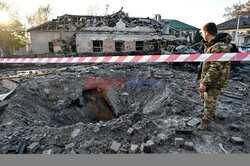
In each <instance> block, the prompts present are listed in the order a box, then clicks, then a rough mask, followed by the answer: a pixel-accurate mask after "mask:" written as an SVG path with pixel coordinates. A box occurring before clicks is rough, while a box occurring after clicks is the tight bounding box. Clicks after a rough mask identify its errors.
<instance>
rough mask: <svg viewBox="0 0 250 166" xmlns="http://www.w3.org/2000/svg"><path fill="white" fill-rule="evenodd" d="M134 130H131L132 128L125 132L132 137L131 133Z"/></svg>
mask: <svg viewBox="0 0 250 166" xmlns="http://www.w3.org/2000/svg"><path fill="white" fill-rule="evenodd" d="M134 130H135V129H134V128H132V127H130V128H129V129H128V131H127V134H128V135H132V134H133V132H134Z"/></svg>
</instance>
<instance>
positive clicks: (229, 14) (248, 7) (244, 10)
mask: <svg viewBox="0 0 250 166" xmlns="http://www.w3.org/2000/svg"><path fill="white" fill-rule="evenodd" d="M248 13H250V0H249V1H248V2H247V3H245V4H242V3H240V2H238V3H235V4H233V5H232V6H231V7H229V6H228V7H226V8H225V14H224V15H223V17H226V18H227V20H230V19H233V18H236V17H238V15H243V14H248Z"/></svg>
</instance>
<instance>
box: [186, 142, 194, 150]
mask: <svg viewBox="0 0 250 166" xmlns="http://www.w3.org/2000/svg"><path fill="white" fill-rule="evenodd" d="M184 147H185V149H186V150H190V151H192V150H194V143H193V142H187V141H185V144H184Z"/></svg>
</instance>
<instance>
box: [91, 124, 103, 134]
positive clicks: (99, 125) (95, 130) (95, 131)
mask: <svg viewBox="0 0 250 166" xmlns="http://www.w3.org/2000/svg"><path fill="white" fill-rule="evenodd" d="M100 128H101V124H100V123H97V124H96V125H95V127H94V130H93V132H94V133H98V132H99V131H100Z"/></svg>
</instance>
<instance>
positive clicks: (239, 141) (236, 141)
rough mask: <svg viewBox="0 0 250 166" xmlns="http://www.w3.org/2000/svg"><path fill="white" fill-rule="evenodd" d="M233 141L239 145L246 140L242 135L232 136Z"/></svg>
mask: <svg viewBox="0 0 250 166" xmlns="http://www.w3.org/2000/svg"><path fill="white" fill-rule="evenodd" d="M231 141H232V142H233V143H235V144H237V145H244V142H245V141H244V140H243V139H242V138H240V137H231Z"/></svg>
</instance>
